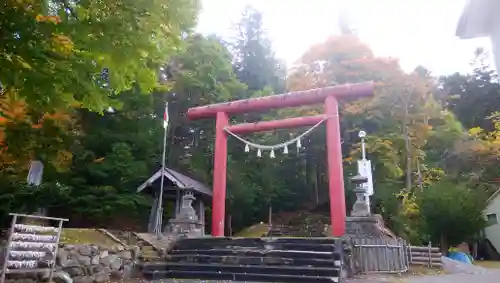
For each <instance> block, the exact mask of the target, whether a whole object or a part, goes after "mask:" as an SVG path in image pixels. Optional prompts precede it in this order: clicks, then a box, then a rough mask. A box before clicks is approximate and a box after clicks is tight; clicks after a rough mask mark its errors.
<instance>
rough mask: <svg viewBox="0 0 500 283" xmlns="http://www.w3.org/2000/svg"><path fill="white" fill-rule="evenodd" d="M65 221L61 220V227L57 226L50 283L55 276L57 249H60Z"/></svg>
mask: <svg viewBox="0 0 500 283" xmlns="http://www.w3.org/2000/svg"><path fill="white" fill-rule="evenodd" d="M63 222H64V219H61V220H59V227H58V228H57V240H56V246H55V248H54V258H53V262H52V263H51V265H50V274H49V283H51V282H52V278H53V276H54V269H56V263H57V251H58V249H59V240H60V239H61V232H62V227H63Z"/></svg>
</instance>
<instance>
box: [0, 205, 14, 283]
mask: <svg viewBox="0 0 500 283" xmlns="http://www.w3.org/2000/svg"><path fill="white" fill-rule="evenodd" d="M16 223H17V215H15V214H14V215H13V216H12V224H10V230H9V240H8V241H7V247H5V257H4V262H3V268H2V278H1V280H0V282H1V283H4V282H5V274H7V266H8V261H9V255H10V245H11V243H12V235H14V231H15V230H14V229H15V228H14V227H15V226H16Z"/></svg>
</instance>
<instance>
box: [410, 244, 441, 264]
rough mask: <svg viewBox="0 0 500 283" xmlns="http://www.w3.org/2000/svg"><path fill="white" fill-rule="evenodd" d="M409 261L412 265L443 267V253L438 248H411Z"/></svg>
mask: <svg viewBox="0 0 500 283" xmlns="http://www.w3.org/2000/svg"><path fill="white" fill-rule="evenodd" d="M408 249H409V252H408V256H409V261H410V264H411V265H419V266H427V267H442V266H443V264H442V262H441V257H442V256H443V255H442V254H441V251H440V250H439V248H436V247H431V246H427V247H416V246H409V247H408Z"/></svg>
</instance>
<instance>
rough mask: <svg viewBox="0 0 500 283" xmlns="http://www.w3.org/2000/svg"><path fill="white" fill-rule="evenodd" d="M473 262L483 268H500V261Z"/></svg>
mask: <svg viewBox="0 0 500 283" xmlns="http://www.w3.org/2000/svg"><path fill="white" fill-rule="evenodd" d="M474 264H475V265H478V266H482V267H484V268H492V269H500V261H490V260H476V261H474Z"/></svg>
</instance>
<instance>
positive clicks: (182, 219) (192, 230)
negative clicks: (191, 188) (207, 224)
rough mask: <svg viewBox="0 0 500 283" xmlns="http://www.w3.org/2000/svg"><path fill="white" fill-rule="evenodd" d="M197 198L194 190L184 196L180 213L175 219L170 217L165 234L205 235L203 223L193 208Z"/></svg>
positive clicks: (182, 235)
mask: <svg viewBox="0 0 500 283" xmlns="http://www.w3.org/2000/svg"><path fill="white" fill-rule="evenodd" d="M195 200H196V198H195V197H194V195H193V193H192V192H187V193H186V194H185V195H184V196H182V203H181V208H180V211H179V213H178V214H177V216H176V217H175V218H174V219H170V221H169V223H168V225H167V227H166V228H165V230H164V231H165V235H169V236H180V237H201V236H203V232H202V229H201V228H202V227H201V225H202V224H201V223H200V221H199V219H198V215H196V211H195V210H194V208H193V201H195Z"/></svg>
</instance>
